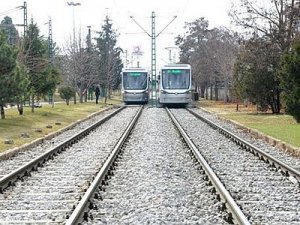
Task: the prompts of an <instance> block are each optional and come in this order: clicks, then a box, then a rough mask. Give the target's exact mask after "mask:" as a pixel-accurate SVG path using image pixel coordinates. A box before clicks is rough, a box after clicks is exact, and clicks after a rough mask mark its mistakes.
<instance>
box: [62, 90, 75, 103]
mask: <svg viewBox="0 0 300 225" xmlns="http://www.w3.org/2000/svg"><path fill="white" fill-rule="evenodd" d="M58 93H59V96H60V97H61V98H62V99H65V101H66V103H67V105H69V102H70V99H71V98H72V97H73V96H74V94H75V90H74V88H72V87H69V86H63V87H60V88H59V89H58Z"/></svg>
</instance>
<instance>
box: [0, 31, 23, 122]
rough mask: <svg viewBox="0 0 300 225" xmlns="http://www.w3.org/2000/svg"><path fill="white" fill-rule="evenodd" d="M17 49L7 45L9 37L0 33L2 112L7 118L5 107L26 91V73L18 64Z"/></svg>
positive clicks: (0, 105) (0, 106) (2, 115)
mask: <svg viewBox="0 0 300 225" xmlns="http://www.w3.org/2000/svg"><path fill="white" fill-rule="evenodd" d="M17 53H18V51H17V49H16V47H14V46H10V45H8V43H7V37H6V35H5V34H4V32H3V31H0V109H1V110H0V111H1V118H2V119H4V118H5V112H4V107H5V106H6V104H7V103H12V102H15V101H16V99H17V98H18V96H21V95H23V94H24V91H25V90H26V87H27V85H26V78H25V76H24V74H25V73H24V71H22V70H21V67H20V66H18V64H17Z"/></svg>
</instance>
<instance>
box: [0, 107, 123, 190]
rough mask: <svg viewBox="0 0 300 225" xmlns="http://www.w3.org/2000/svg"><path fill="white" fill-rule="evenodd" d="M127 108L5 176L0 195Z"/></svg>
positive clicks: (120, 109) (118, 110)
mask: <svg viewBox="0 0 300 225" xmlns="http://www.w3.org/2000/svg"><path fill="white" fill-rule="evenodd" d="M124 108H126V107H125V106H123V107H121V108H119V109H117V110H116V111H114V112H112V113H111V114H109V115H107V116H106V117H104V118H102V119H101V120H99V121H97V122H95V123H94V124H92V125H91V126H90V127H87V128H85V129H84V130H82V131H81V132H79V133H77V134H75V135H73V136H72V137H70V138H69V139H67V140H66V141H65V142H63V143H60V144H58V145H57V146H54V147H53V148H51V149H50V150H49V151H47V152H45V153H43V154H42V155H40V156H38V157H36V158H34V159H33V160H32V161H30V162H28V163H26V164H25V165H23V166H21V167H19V168H17V169H16V170H14V171H12V172H11V173H9V174H7V175H5V176H4V177H2V178H1V179H0V193H3V190H4V189H6V188H7V187H9V186H10V185H12V184H13V183H14V182H15V181H16V180H18V179H20V178H21V177H23V176H26V175H28V174H29V173H30V171H33V170H36V169H37V167H39V166H41V165H42V164H43V163H44V162H46V161H48V160H49V159H51V158H53V156H54V155H56V154H57V153H60V152H62V151H63V150H65V148H67V147H69V146H71V145H72V144H74V143H75V142H76V141H78V140H79V139H81V138H82V137H84V136H86V135H87V134H89V133H90V132H91V131H92V130H93V129H95V128H96V127H98V126H100V125H101V124H102V123H104V122H105V121H107V120H108V119H110V118H111V117H113V116H114V115H116V114H117V113H119V112H120V111H122V110H123V109H124Z"/></svg>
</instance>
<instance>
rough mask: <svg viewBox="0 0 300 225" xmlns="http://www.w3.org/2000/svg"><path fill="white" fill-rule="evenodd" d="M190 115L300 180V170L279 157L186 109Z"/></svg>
mask: <svg viewBox="0 0 300 225" xmlns="http://www.w3.org/2000/svg"><path fill="white" fill-rule="evenodd" d="M187 111H189V112H190V113H191V114H192V115H194V116H195V117H197V118H198V119H200V120H202V121H204V122H205V123H207V124H209V125H210V126H211V127H212V128H214V129H216V130H218V131H219V133H221V134H223V135H225V136H226V137H228V138H230V139H231V140H232V141H234V142H235V143H237V144H238V145H239V146H241V147H242V148H243V149H246V150H247V151H250V152H252V153H253V154H254V155H256V156H258V157H259V158H260V159H262V160H264V161H265V162H267V163H270V164H271V165H273V166H275V167H276V168H277V169H282V170H283V171H284V172H285V175H287V176H289V175H293V176H294V177H295V178H296V179H298V182H299V180H300V171H298V170H296V169H294V168H292V167H290V166H288V165H286V164H285V163H284V162H282V161H280V160H279V159H276V158H274V157H273V156H271V155H270V154H268V153H266V152H264V151H263V150H261V149H259V148H257V147H255V146H254V145H252V144H251V143H249V142H247V141H246V140H243V139H242V138H240V137H238V136H237V135H235V134H233V133H232V132H230V131H228V130H226V129H225V128H222V127H220V126H219V125H217V124H215V123H214V122H212V121H211V120H209V119H206V118H204V117H202V116H200V115H199V114H197V113H196V112H194V111H192V110H190V109H187Z"/></svg>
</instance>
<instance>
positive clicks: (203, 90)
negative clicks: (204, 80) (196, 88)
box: [200, 85, 206, 98]
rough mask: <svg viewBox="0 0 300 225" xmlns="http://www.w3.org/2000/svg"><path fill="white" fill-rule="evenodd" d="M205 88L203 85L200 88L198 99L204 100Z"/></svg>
mask: <svg viewBox="0 0 300 225" xmlns="http://www.w3.org/2000/svg"><path fill="white" fill-rule="evenodd" d="M205 90H206V87H205V86H204V85H201V86H200V97H201V98H204V94H205Z"/></svg>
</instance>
